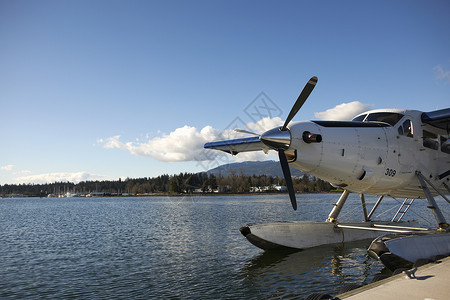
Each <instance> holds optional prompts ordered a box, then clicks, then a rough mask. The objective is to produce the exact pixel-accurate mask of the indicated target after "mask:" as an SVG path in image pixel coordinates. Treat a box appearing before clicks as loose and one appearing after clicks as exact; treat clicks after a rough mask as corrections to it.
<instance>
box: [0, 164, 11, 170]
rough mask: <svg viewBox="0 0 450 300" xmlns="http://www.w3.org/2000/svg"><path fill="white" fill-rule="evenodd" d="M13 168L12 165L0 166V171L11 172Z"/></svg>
mask: <svg viewBox="0 0 450 300" xmlns="http://www.w3.org/2000/svg"><path fill="white" fill-rule="evenodd" d="M13 168H14V165H6V166H0V170H2V171H11V170H12V169H13Z"/></svg>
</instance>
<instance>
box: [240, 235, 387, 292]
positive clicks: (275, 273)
mask: <svg viewBox="0 0 450 300" xmlns="http://www.w3.org/2000/svg"><path fill="white" fill-rule="evenodd" d="M369 243H370V241H358V242H353V243H346V244H344V245H342V244H339V245H327V246H320V247H315V248H311V249H306V250H303V251H295V250H274V251H265V252H262V253H260V254H259V255H257V256H255V257H253V258H251V259H249V260H248V261H247V262H246V263H245V265H244V267H243V268H242V270H241V275H242V278H244V280H245V281H247V285H248V286H250V287H251V288H252V289H253V290H254V291H255V292H257V293H258V294H259V295H261V296H264V297H267V296H268V295H270V297H273V296H277V295H281V294H283V297H286V296H287V295H291V296H294V295H295V296H297V297H298V296H306V295H308V294H310V293H311V292H313V291H314V292H324V293H337V290H338V289H339V287H340V286H342V285H343V284H345V283H358V284H362V283H367V282H368V281H370V279H371V277H372V276H373V275H374V274H375V273H377V272H378V271H379V270H380V264H379V263H378V262H377V261H375V260H373V259H371V258H370V257H368V256H367V255H366V254H365V249H366V248H367V246H368V244H369ZM369 277H370V278H369ZM281 291H282V293H281Z"/></svg>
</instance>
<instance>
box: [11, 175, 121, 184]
mask: <svg viewBox="0 0 450 300" xmlns="http://www.w3.org/2000/svg"><path fill="white" fill-rule="evenodd" d="M13 180H14V181H15V182H17V183H26V184H31V183H33V184H46V183H53V182H73V183H79V182H81V181H95V180H117V178H111V177H108V176H103V175H94V174H89V173H86V172H59V173H47V174H38V175H28V176H21V177H16V178H14V179H13Z"/></svg>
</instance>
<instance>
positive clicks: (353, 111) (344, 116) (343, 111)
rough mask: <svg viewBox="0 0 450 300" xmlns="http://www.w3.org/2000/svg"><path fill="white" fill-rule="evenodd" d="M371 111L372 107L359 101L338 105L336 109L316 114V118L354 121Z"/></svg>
mask: <svg viewBox="0 0 450 300" xmlns="http://www.w3.org/2000/svg"><path fill="white" fill-rule="evenodd" d="M370 109H373V106H372V105H369V104H364V103H361V102H359V101H353V102H349V103H342V104H339V105H336V106H335V107H333V108H330V109H327V110H326V111H323V112H317V113H314V117H316V118H318V119H321V120H331V121H348V120H351V119H353V117H355V116H356V115H358V114H360V113H362V112H365V111H367V110H370Z"/></svg>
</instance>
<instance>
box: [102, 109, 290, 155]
mask: <svg viewBox="0 0 450 300" xmlns="http://www.w3.org/2000/svg"><path fill="white" fill-rule="evenodd" d="M280 125H282V121H281V119H280V118H279V117H276V118H273V119H271V118H264V119H262V120H260V121H258V122H256V123H248V124H247V125H246V128H245V129H248V130H251V131H255V132H256V133H261V132H264V131H266V130H268V129H271V128H273V127H276V126H280ZM243 136H246V135H245V134H242V133H238V132H235V131H234V128H233V129H227V130H217V129H214V128H213V127H211V126H205V127H203V128H202V129H201V130H200V131H199V130H197V129H196V128H195V127H191V126H188V125H185V126H183V127H181V128H177V129H175V130H174V131H172V132H170V133H169V134H162V136H160V137H155V138H152V139H148V140H147V141H135V142H122V141H121V140H120V136H119V135H116V136H113V137H110V138H106V139H99V140H98V141H97V142H98V143H100V144H103V147H104V148H107V149H114V148H116V149H121V150H125V151H128V152H130V153H131V154H133V155H138V156H146V157H153V158H155V159H157V160H159V161H163V162H180V161H208V160H213V159H215V157H216V156H215V155H211V152H210V151H211V150H205V149H203V145H204V144H205V143H207V142H211V141H219V140H226V139H234V138H240V137H243ZM266 158H267V156H265V154H264V153H262V152H260V153H259V152H253V153H240V154H238V156H237V160H265V159H266ZM233 160H234V159H233Z"/></svg>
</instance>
